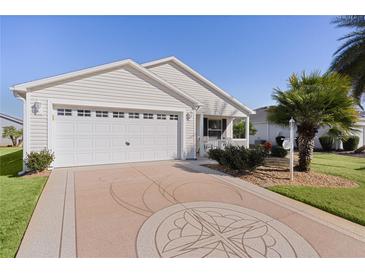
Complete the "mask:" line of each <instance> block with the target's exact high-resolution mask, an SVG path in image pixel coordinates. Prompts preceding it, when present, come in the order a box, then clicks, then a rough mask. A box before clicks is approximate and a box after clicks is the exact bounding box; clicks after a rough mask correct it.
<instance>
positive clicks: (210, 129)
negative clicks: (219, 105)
mask: <svg viewBox="0 0 365 274" xmlns="http://www.w3.org/2000/svg"><path fill="white" fill-rule="evenodd" d="M210 121H220V128H210V127H209V122H210ZM210 132H214V133H217V132H219V133H220V134H219V135H220V138H219V139H218V140H222V137H223V133H224V131H223V119H219V118H217V119H214V118H208V120H207V136H208V138H209V137H216V136H211V135H210V134H209V133H210Z"/></svg>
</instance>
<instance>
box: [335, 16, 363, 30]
mask: <svg viewBox="0 0 365 274" xmlns="http://www.w3.org/2000/svg"><path fill="white" fill-rule="evenodd" d="M332 23H333V24H336V25H337V27H360V28H361V27H365V16H364V15H346V16H337V17H336V18H335V19H333V20H332Z"/></svg>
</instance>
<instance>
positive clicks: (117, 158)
mask: <svg viewBox="0 0 365 274" xmlns="http://www.w3.org/2000/svg"><path fill="white" fill-rule="evenodd" d="M53 117H54V122H53V131H52V136H53V137H52V140H53V144H52V146H53V151H54V152H55V157H56V158H55V163H54V166H55V167H61V166H81V165H96V164H110V163H123V162H138V161H154V160H168V159H178V158H180V146H181V145H180V144H181V142H180V136H181V135H180V116H179V114H178V113H170V112H163V111H161V112H158V111H157V112H155V111H137V110H136V111H129V110H110V109H109V110H108V109H91V108H85V107H83V108H77V109H75V108H70V107H55V109H54V115H53Z"/></svg>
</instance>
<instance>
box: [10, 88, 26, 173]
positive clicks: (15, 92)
mask: <svg viewBox="0 0 365 274" xmlns="http://www.w3.org/2000/svg"><path fill="white" fill-rule="evenodd" d="M10 90H12V91H13V94H14V96H15V98H17V99H19V100H21V101H22V103H23V169H22V170H21V171H19V172H18V175H24V174H25V172H26V169H27V167H26V164H25V157H26V156H27V146H28V138H27V137H28V136H27V135H28V132H27V126H28V121H27V116H28V115H27V107H26V106H27V104H26V99H25V98H24V97H22V96H21V95H20V94H19V93H18V92H17V91H15V90H14V89H13V88H10Z"/></svg>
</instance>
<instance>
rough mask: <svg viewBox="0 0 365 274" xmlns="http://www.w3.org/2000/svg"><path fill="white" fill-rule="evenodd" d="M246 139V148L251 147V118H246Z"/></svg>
mask: <svg viewBox="0 0 365 274" xmlns="http://www.w3.org/2000/svg"><path fill="white" fill-rule="evenodd" d="M245 139H246V148H248V147H249V145H250V117H249V116H247V117H246V121H245Z"/></svg>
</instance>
